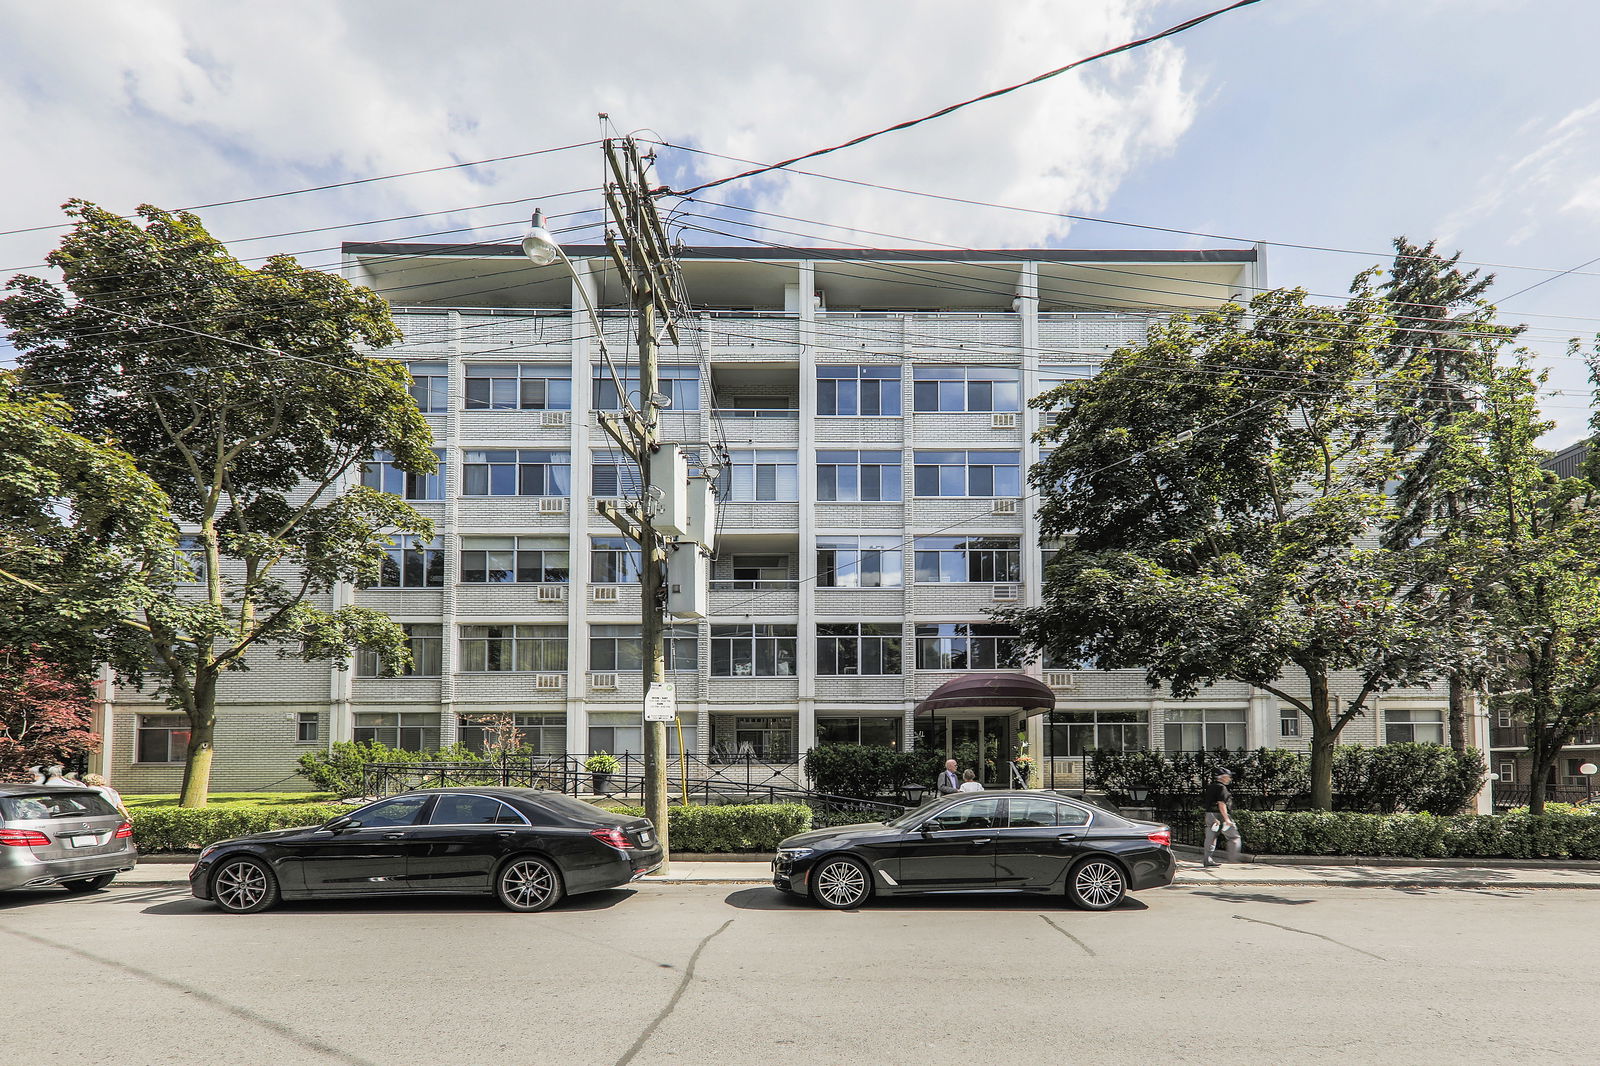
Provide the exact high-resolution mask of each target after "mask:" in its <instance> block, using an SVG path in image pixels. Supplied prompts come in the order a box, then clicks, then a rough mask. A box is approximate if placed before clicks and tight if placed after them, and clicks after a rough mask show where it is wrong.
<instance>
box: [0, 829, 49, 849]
mask: <svg viewBox="0 0 1600 1066" xmlns="http://www.w3.org/2000/svg"><path fill="white" fill-rule="evenodd" d="M49 843H50V838H49V837H47V836H45V835H44V834H43V833H41V832H39V831H38V830H37V829H0V844H6V845H9V846H10V847H13V848H42V847H45V846H47V845H48V844H49Z"/></svg>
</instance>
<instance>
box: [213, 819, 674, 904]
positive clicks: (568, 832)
mask: <svg viewBox="0 0 1600 1066" xmlns="http://www.w3.org/2000/svg"><path fill="white" fill-rule="evenodd" d="M660 865H661V843H660V841H659V840H658V839H657V838H656V834H655V827H654V826H652V825H651V824H650V822H649V821H648V820H646V819H644V818H632V817H628V816H626V815H617V814H611V813H609V812H607V811H603V810H601V809H600V808H598V807H595V806H593V805H591V804H588V803H584V802H583V801H582V800H579V799H574V798H572V797H571V796H565V795H562V794H561V793H559V792H543V791H540V790H538V789H531V788H444V789H429V790H426V791H419V792H407V793H405V794H403V795H399V796H390V797H389V798H387V799H381V800H378V801H376V802H374V803H369V804H367V805H366V806H365V807H358V808H356V809H354V810H352V811H351V812H350V813H349V814H347V815H343V816H341V817H338V818H335V819H333V820H332V821H330V822H328V823H327V824H325V825H319V826H307V827H305V828H301V829H277V830H273V831H272V832H267V833H256V834H254V835H253V836H247V837H239V838H238V839H237V840H224V841H221V842H219V843H216V844H212V845H211V846H210V847H208V848H206V849H205V850H204V851H202V852H201V853H200V860H199V861H198V862H196V863H195V864H194V869H192V870H191V871H189V887H190V889H191V890H192V891H193V893H194V894H195V896H197V897H199V898H200V899H208V900H212V901H214V902H215V903H216V905H217V906H218V907H221V908H222V909H223V910H225V911H231V912H233V913H235V914H250V913H253V912H255V911H261V910H266V909H267V908H268V907H270V906H272V905H273V904H274V903H276V902H278V900H280V899H334V898H338V897H345V896H385V895H399V894H415V893H427V894H461V893H466V894H488V893H493V894H494V895H496V896H498V897H499V899H500V902H501V903H503V904H505V906H506V907H508V908H510V909H511V910H514V911H542V910H545V909H546V908H548V907H551V906H554V905H555V903H556V902H557V901H558V900H560V899H561V898H562V897H563V896H571V895H577V894H578V893H580V892H594V891H596V890H598V889H604V888H615V887H617V886H618V885H625V884H627V883H628V882H629V881H633V880H637V879H638V878H640V877H643V876H644V875H645V874H647V873H650V872H651V871H652V870H655V869H657V868H658V867H660Z"/></svg>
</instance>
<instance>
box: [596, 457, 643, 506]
mask: <svg viewBox="0 0 1600 1066" xmlns="http://www.w3.org/2000/svg"><path fill="white" fill-rule="evenodd" d="M589 489H590V495H591V496H596V497H600V498H609V499H630V500H637V499H639V498H640V497H642V496H643V495H644V489H643V487H642V484H641V482H640V480H639V464H638V463H636V462H634V461H633V460H632V459H630V458H629V457H628V456H626V455H623V454H622V453H621V452H615V451H612V452H604V451H597V452H595V453H594V458H593V459H592V460H591V462H590V465H589Z"/></svg>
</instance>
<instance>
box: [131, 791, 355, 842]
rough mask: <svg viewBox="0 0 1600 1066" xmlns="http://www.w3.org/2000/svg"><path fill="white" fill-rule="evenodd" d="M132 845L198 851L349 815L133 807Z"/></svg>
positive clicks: (260, 808) (330, 810)
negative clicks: (209, 845) (274, 831)
mask: <svg viewBox="0 0 1600 1066" xmlns="http://www.w3.org/2000/svg"><path fill="white" fill-rule="evenodd" d="M130 813H131V816H132V821H133V842H134V843H135V844H137V845H138V846H139V850H140V851H145V852H157V851H195V850H198V849H200V848H203V847H205V846H206V845H207V844H214V843H216V842H217V841H219V840H230V839H232V838H234V837H240V836H248V835H249V834H251V833H264V832H266V831H267V830H269V829H292V828H295V827H297V826H304V825H321V824H322V823H323V822H326V821H328V820H329V819H331V818H337V817H340V816H341V815H345V814H349V813H350V808H349V807H345V806H341V805H339V804H325V805H316V804H309V803H289V804H282V805H278V806H271V805H266V804H262V805H251V806H242V805H232V804H228V805H218V806H215V807H145V806H139V807H133V808H131V810H130Z"/></svg>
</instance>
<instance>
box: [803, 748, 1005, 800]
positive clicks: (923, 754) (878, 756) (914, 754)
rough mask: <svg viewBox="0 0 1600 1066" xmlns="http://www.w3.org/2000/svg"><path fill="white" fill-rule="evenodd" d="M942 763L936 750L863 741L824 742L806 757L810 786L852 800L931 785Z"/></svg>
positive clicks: (896, 793) (807, 753)
mask: <svg viewBox="0 0 1600 1066" xmlns="http://www.w3.org/2000/svg"><path fill="white" fill-rule="evenodd" d="M973 750H974V753H975V752H976V747H974V749H973ZM943 765H944V755H943V754H942V753H940V752H937V751H933V750H924V749H919V750H915V751H896V750H895V749H893V748H880V747H876V746H872V745H865V744H823V745H820V746H818V747H815V748H812V749H811V750H810V751H808V752H806V757H805V770H806V775H807V776H808V777H810V778H811V784H812V787H813V788H815V789H816V790H817V791H818V792H821V793H823V794H825V795H829V796H849V797H851V798H853V799H876V798H878V797H880V796H895V795H898V794H900V793H901V792H902V791H904V790H905V789H906V787H907V786H908V785H923V786H931V785H932V784H933V782H934V780H935V779H936V778H938V776H939V770H940V769H941V768H942V767H943ZM968 765H970V764H968Z"/></svg>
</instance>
